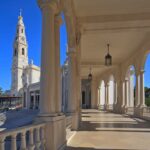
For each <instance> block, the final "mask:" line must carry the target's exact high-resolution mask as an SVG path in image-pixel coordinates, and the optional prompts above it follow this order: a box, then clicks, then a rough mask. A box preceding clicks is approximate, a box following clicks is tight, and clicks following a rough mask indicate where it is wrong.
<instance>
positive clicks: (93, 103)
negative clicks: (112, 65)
mask: <svg viewBox="0 0 150 150" xmlns="http://www.w3.org/2000/svg"><path fill="white" fill-rule="evenodd" d="M91 107H92V108H93V109H96V108H97V80H96V78H95V77H93V79H92V82H91Z"/></svg>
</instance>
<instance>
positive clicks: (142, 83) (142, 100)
mask: <svg viewBox="0 0 150 150" xmlns="http://www.w3.org/2000/svg"><path fill="white" fill-rule="evenodd" d="M144 106H145V89H144V71H143V70H142V71H141V73H140V107H144Z"/></svg>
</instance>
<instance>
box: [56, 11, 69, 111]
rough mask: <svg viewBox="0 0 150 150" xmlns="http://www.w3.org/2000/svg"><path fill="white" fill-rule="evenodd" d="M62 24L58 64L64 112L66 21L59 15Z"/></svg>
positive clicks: (65, 97) (66, 87) (66, 68)
mask: <svg viewBox="0 0 150 150" xmlns="http://www.w3.org/2000/svg"><path fill="white" fill-rule="evenodd" d="M61 18H62V24H61V26H60V39H59V40H60V56H59V60H58V61H59V62H60V65H61V68H62V74H61V90H62V91H61V93H62V95H61V97H62V98H61V100H62V106H61V107H62V110H63V112H66V110H67V107H68V80H67V79H68V62H67V59H66V58H67V56H66V51H67V39H68V38H67V27H66V20H65V17H64V13H63V12H62V13H61ZM57 59H58V58H57Z"/></svg>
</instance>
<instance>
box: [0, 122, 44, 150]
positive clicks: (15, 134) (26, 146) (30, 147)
mask: <svg viewBox="0 0 150 150" xmlns="http://www.w3.org/2000/svg"><path fill="white" fill-rule="evenodd" d="M34 131H35V132H34ZM28 133H29V136H27V135H28ZM19 135H21V139H20V137H19ZM8 138H10V139H11V144H10V145H9V141H8ZM19 140H21V141H19ZM45 142H46V141H45V124H44V123H41V124H32V125H29V126H24V127H20V128H17V129H13V130H7V131H3V132H1V133H0V150H18V149H19V150H34V149H36V150H45ZM8 147H9V148H8Z"/></svg>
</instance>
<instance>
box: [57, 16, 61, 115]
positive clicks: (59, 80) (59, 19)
mask: <svg viewBox="0 0 150 150" xmlns="http://www.w3.org/2000/svg"><path fill="white" fill-rule="evenodd" d="M61 23H62V19H61V16H59V15H58V16H56V17H55V52H56V54H55V69H56V86H55V94H56V95H55V98H56V112H57V113H58V114H62V113H61V112H62V110H61V105H62V101H61V96H62V95H61V67H60V25H61Z"/></svg>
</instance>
